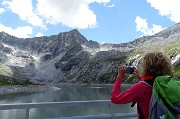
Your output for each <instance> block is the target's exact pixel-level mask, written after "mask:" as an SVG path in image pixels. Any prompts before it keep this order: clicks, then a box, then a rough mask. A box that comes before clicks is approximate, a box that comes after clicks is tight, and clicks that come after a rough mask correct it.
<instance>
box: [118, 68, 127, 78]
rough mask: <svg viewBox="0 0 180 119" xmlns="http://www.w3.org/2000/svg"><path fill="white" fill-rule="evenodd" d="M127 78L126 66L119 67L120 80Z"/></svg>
mask: <svg viewBox="0 0 180 119" xmlns="http://www.w3.org/2000/svg"><path fill="white" fill-rule="evenodd" d="M125 76H126V66H119V67H118V76H117V77H118V78H124V77H125Z"/></svg>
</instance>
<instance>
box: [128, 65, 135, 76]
mask: <svg viewBox="0 0 180 119" xmlns="http://www.w3.org/2000/svg"><path fill="white" fill-rule="evenodd" d="M133 72H134V67H132V66H126V73H130V74H133Z"/></svg>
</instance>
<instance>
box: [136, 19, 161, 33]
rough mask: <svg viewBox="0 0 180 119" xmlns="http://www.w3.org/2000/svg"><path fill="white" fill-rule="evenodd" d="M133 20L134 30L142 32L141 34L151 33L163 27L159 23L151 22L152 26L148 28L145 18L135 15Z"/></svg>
mask: <svg viewBox="0 0 180 119" xmlns="http://www.w3.org/2000/svg"><path fill="white" fill-rule="evenodd" d="M135 22H136V31H140V32H142V33H143V35H153V34H155V33H158V32H160V31H161V30H163V29H164V28H162V27H161V26H160V25H156V24H153V26H152V28H149V27H148V23H147V21H146V19H143V18H141V17H139V16H137V17H136V20H135Z"/></svg>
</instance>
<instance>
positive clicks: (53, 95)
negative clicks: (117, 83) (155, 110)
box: [0, 85, 136, 119]
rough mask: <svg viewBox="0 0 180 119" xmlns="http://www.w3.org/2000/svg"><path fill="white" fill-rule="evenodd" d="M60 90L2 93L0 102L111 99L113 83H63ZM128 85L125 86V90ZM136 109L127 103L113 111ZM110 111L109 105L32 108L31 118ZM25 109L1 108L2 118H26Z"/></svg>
mask: <svg viewBox="0 0 180 119" xmlns="http://www.w3.org/2000/svg"><path fill="white" fill-rule="evenodd" d="M58 87H59V90H56V91H47V92H43V93H17V94H4V95H0V104H13V103H35V102H59V101H84V100H109V99H110V93H111V90H112V85H104V86H84V85H61V86H58ZM127 87H128V86H125V85H124V86H123V90H124V89H125V88H127ZM135 111H136V109H135V108H132V107H130V104H126V105H114V106H113V112H116V113H122V112H135ZM105 113H109V110H108V105H104V106H100V105H98V106H84V107H81V106H79V107H60V108H44V109H30V119H44V118H55V117H62V116H79V115H93V114H105ZM24 117H25V110H3V111H1V110H0V119H24Z"/></svg>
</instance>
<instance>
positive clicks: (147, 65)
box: [141, 52, 173, 77]
mask: <svg viewBox="0 0 180 119" xmlns="http://www.w3.org/2000/svg"><path fill="white" fill-rule="evenodd" d="M141 62H142V68H141V75H142V77H145V76H155V77H156V76H160V75H171V76H172V75H173V72H172V64H171V60H170V58H169V57H167V56H166V55H164V54H163V53H162V52H149V53H146V54H145V55H144V56H143V58H142V59H141Z"/></svg>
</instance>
